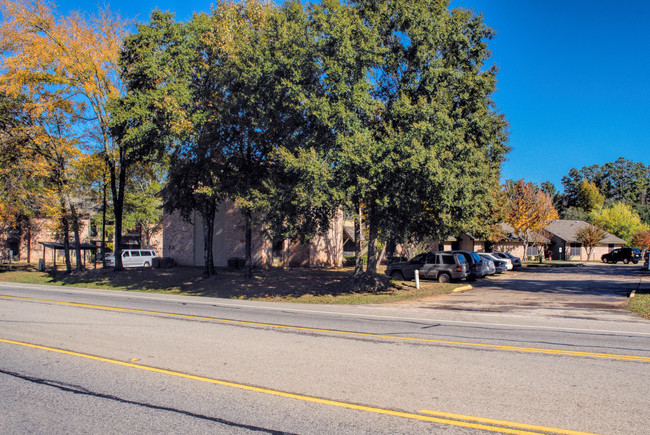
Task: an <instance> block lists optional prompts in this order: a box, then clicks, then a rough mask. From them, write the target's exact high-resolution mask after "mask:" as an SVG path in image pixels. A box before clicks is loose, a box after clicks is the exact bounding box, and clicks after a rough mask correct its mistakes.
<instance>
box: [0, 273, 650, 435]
mask: <svg viewBox="0 0 650 435" xmlns="http://www.w3.org/2000/svg"><path fill="white" fill-rule="evenodd" d="M494 282H496V281H494ZM481 285H484V284H481ZM485 285H487V284H485ZM456 296H457V295H454V296H450V297H449V298H447V299H446V300H447V302H445V303H446V304H450V303H452V301H453V300H454V299H453V298H454V297H456ZM610 311H611V313H609V314H610V315H611V316H609V317H608V316H605V317H604V318H603V319H598V318H572V317H561V316H548V315H543V316H533V315H531V312H528V314H527V315H522V314H521V313H519V312H489V311H470V310H458V311H454V310H449V309H441V308H440V307H428V306H427V304H426V303H421V304H420V305H418V306H401V305H397V306H362V307H331V306H301V305H289V304H266V303H253V302H247V301H233V300H220V299H207V298H197V297H182V296H169V295H155V294H145V293H127V292H118V291H101V290H89V289H71V288H57V287H45V286H29V285H15V284H1V285H0V355H1V356H0V415H2V418H0V433H3V434H4V433H8V434H13V433H48V434H50V433H98V432H102V433H127V432H128V433H135V432H143V433H300V434H310V433H313V434H316V433H319V434H320V433H332V434H334V433H336V434H340V433H355V434H357V433H391V434H393V433H413V434H416V433H417V434H421V433H459V434H461V433H489V432H497V433H603V434H620V433H628V434H634V433H638V434H642V433H648V426H647V416H646V411H647V409H648V407H649V405H650V394H649V393H650V383H649V382H648V374H650V323H649V322H647V321H644V320H642V319H638V318H636V317H634V316H633V315H631V314H629V313H625V312H620V311H615V310H610ZM614 313H616V314H614ZM571 431H573V432H571Z"/></svg>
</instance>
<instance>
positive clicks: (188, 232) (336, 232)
mask: <svg viewBox="0 0 650 435" xmlns="http://www.w3.org/2000/svg"><path fill="white" fill-rule="evenodd" d="M214 226H215V229H214V238H213V257H214V263H215V266H217V267H226V266H227V265H228V259H230V258H242V259H243V258H245V256H246V251H245V245H246V234H245V222H244V218H243V216H242V214H241V213H240V212H239V210H238V209H237V208H236V207H235V206H234V204H233V203H231V202H226V203H225V204H223V205H222V206H221V207H220V208H219V210H218V212H217V215H216V217H215V225H214ZM161 239H162V247H163V249H162V255H163V256H166V257H173V258H174V260H175V261H176V263H177V264H179V265H186V266H202V265H203V264H204V243H203V240H204V235H203V221H202V219H201V216H200V214H199V213H198V212H195V213H194V214H193V216H192V217H191V222H185V221H183V219H182V218H181V217H180V214H179V213H177V212H176V213H173V214H171V215H165V217H164V219H163V227H162V236H161ZM252 245H253V246H252V251H253V264H254V265H255V266H256V267H270V266H272V265H273V244H272V242H271V240H269V239H268V238H267V237H265V235H264V232H263V231H261V230H260V229H259V228H253V234H252ZM287 255H288V259H289V265H290V266H292V267H301V266H302V267H304V266H312V267H322V266H338V265H340V264H341V263H342V262H343V214H342V213H337V216H336V218H335V219H334V225H333V226H332V228H331V229H330V230H329V231H328V232H327V233H326V234H323V235H321V236H319V237H316V238H315V239H314V240H313V241H312V242H311V243H308V244H301V243H291V244H289V245H288V254H287Z"/></svg>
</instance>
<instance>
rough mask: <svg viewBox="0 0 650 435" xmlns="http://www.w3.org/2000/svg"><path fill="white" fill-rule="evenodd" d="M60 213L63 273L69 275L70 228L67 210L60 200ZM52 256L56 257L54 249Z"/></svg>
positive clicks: (70, 270)
mask: <svg viewBox="0 0 650 435" xmlns="http://www.w3.org/2000/svg"><path fill="white" fill-rule="evenodd" d="M61 212H62V213H63V217H62V218H61V224H62V226H63V256H64V258H65V271H66V272H67V273H70V272H72V265H71V264H70V226H69V223H68V215H67V213H66V212H67V209H66V206H65V201H64V200H61ZM54 255H56V249H55V250H54Z"/></svg>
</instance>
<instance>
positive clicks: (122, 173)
mask: <svg viewBox="0 0 650 435" xmlns="http://www.w3.org/2000/svg"><path fill="white" fill-rule="evenodd" d="M123 153H124V150H123V149H121V148H120V162H122V164H121V165H120V167H119V168H115V165H114V164H113V165H111V168H110V169H111V171H110V178H111V192H112V194H113V211H114V214H115V231H114V237H115V245H114V248H113V253H114V256H115V268H114V270H115V271H120V270H124V265H123V264H122V218H123V215H124V189H125V185H126V163H124V160H125V159H124V156H123ZM116 170H117V171H119V174H116V173H115V172H116ZM118 175H119V179H118Z"/></svg>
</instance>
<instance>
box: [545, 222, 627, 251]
mask: <svg viewBox="0 0 650 435" xmlns="http://www.w3.org/2000/svg"><path fill="white" fill-rule="evenodd" d="M589 225H591V224H590V223H588V222H585V221H579V220H568V219H556V220H554V221H552V222H551V223H550V224H548V225H547V226H546V230H547V231H548V232H549V233H552V234H553V235H555V236H556V237H559V238H560V239H562V240H564V241H565V242H569V243H580V242H579V241H578V231H580V230H581V229H583V228H585V227H588V226H589ZM608 244H612V245H625V244H627V241H625V240H623V239H621V238H620V237H616V236H615V235H613V234H610V233H608V232H607V231H605V238H604V239H603V241H602V242H600V245H608Z"/></svg>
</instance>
